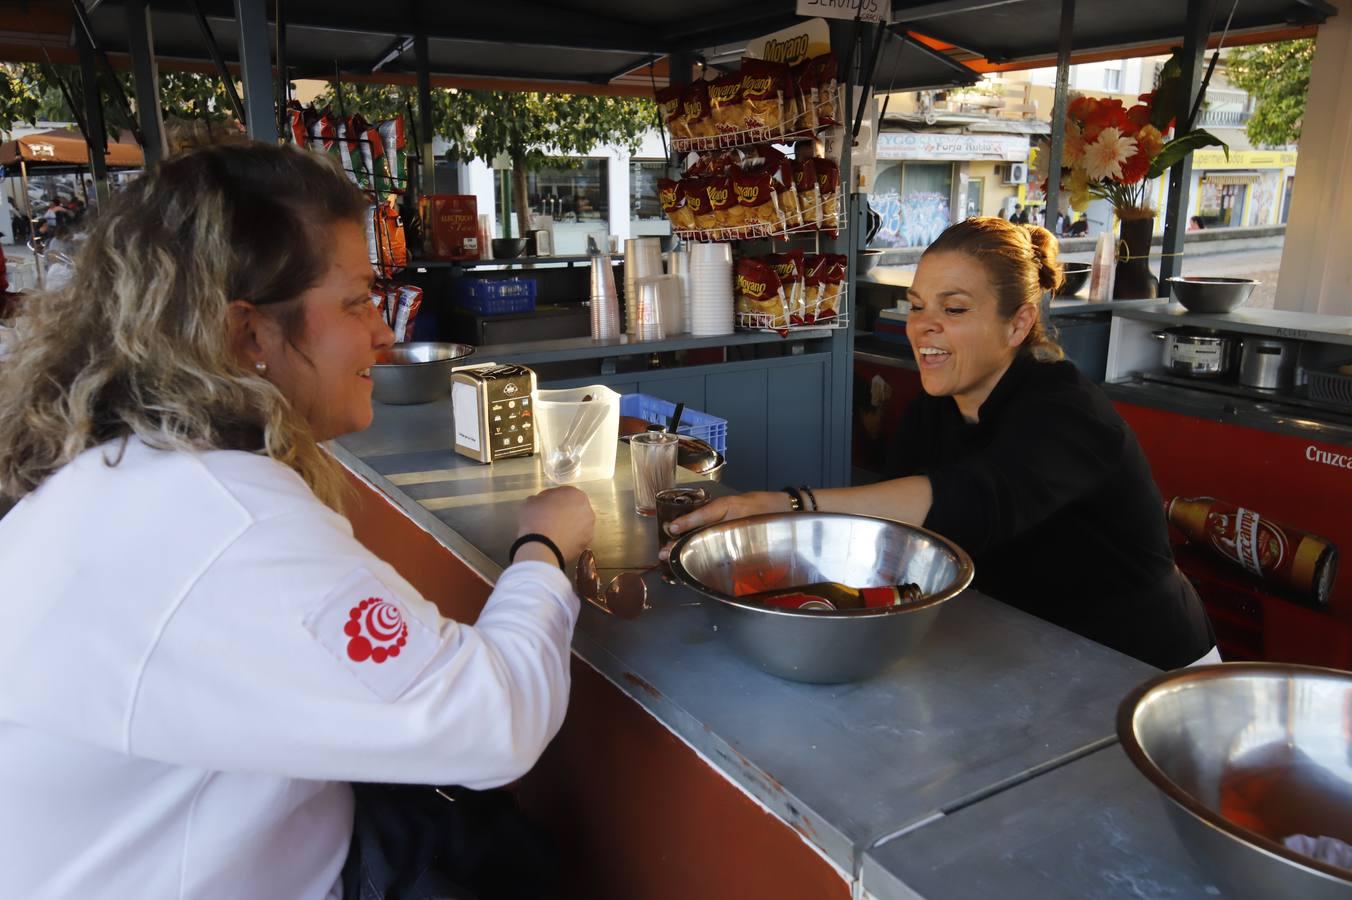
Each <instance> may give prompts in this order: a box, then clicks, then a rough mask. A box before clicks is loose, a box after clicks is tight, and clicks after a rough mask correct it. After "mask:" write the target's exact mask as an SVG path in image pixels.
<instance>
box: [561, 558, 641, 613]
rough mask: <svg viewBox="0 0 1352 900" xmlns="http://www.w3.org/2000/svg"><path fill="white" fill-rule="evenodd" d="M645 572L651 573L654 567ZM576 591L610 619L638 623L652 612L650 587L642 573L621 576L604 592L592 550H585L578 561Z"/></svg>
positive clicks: (623, 573) (625, 573)
mask: <svg viewBox="0 0 1352 900" xmlns="http://www.w3.org/2000/svg"><path fill="white" fill-rule="evenodd" d="M644 571H648V572H650V571H652V567H650V568H648V569H645V570H644ZM573 587H574V589H576V590H577V595H578V596H579V597H581V598H582V599H583V600H586V601H587V602H588V603H590V604H591V605H592V606H595V607H596V608H597V609H599V610H601V611H602V612H603V613H605V614H606V615H609V616H617V617H619V618H621V619H637V618H638V617H639V616H640V615H642V613H643V611H644V610H645V609H651V608H652V607H651V606H649V605H648V586H647V585H646V584H644V583H643V573H642V572H621V573H620V574H618V575H616V576H615V577H614V578H612V579H610V583H609V584H607V585H606V587H605V590H604V591H602V589H601V573H600V570H598V569H597V567H596V555H595V554H594V553H592V552H591V551H590V550H583V551H582V555H581V556H579V557H578V558H577V570H576V572H575V573H574V575H573Z"/></svg>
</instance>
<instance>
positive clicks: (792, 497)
mask: <svg viewBox="0 0 1352 900" xmlns="http://www.w3.org/2000/svg"><path fill="white" fill-rule="evenodd" d="M784 493H786V494H788V495H789V509H790V510H791V511H793V512H802V511H803V495H802V494H800V493H798V488H795V487H786V488H784Z"/></svg>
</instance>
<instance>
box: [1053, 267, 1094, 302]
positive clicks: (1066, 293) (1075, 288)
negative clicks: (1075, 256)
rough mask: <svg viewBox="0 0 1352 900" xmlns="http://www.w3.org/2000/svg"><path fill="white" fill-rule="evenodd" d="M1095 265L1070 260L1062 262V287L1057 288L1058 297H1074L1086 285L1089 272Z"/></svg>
mask: <svg viewBox="0 0 1352 900" xmlns="http://www.w3.org/2000/svg"><path fill="white" fill-rule="evenodd" d="M1092 269H1093V266H1091V265H1089V263H1079V262H1068V263H1061V278H1062V279H1063V280H1062V282H1061V287H1060V288H1058V289H1057V291H1056V296H1058V297H1074V296H1075V295H1076V294H1078V293H1079V292H1080V288H1082V287H1084V284H1085V282H1086V281H1088V280H1089V273H1090V271H1091V270H1092Z"/></svg>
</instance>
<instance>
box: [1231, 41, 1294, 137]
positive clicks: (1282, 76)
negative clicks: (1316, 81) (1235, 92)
mask: <svg viewBox="0 0 1352 900" xmlns="http://www.w3.org/2000/svg"><path fill="white" fill-rule="evenodd" d="M1313 59H1314V41H1313V40H1311V39H1304V40H1298V41H1283V42H1282V43H1279V44H1257V45H1255V46H1252V47H1238V48H1236V49H1234V50H1232V51H1230V53H1229V54H1228V55H1227V56H1226V60H1225V64H1226V69H1227V72H1228V77H1229V79H1230V83H1231V84H1233V85H1235V87H1238V88H1240V89H1241V90H1244V91H1247V92H1248V93H1249V94H1250V95H1251V96H1252V97H1253V98H1254V100H1255V101H1256V106H1255V107H1254V111H1253V117H1252V118H1251V119H1249V124H1248V127H1247V131H1248V135H1249V140H1250V141H1252V142H1253V143H1254V144H1256V145H1258V146H1260V147H1280V146H1282V145H1285V144H1294V143H1296V142H1297V141H1299V140H1300V125H1301V120H1302V119H1303V118H1304V117H1305V100H1306V97H1307V95H1308V94H1309V90H1310V63H1311V62H1312V61H1313Z"/></svg>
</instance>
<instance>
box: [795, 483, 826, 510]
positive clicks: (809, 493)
mask: <svg viewBox="0 0 1352 900" xmlns="http://www.w3.org/2000/svg"><path fill="white" fill-rule="evenodd" d="M798 490H800V491H802V492H803V493H804V494H807V499H808V500H809V501H810V502H811V503H812V511H813V512H816V511H817V510H819V509H821V507H820V506H818V505H817V495H816V494H814V493H812V488H810V487H808V486H807V485H805V484H800V485H798Z"/></svg>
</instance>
